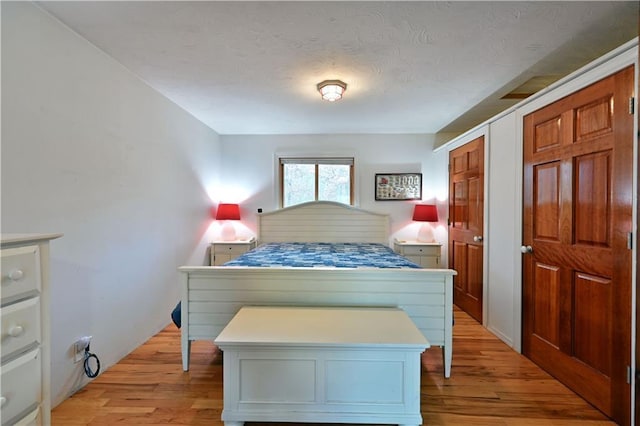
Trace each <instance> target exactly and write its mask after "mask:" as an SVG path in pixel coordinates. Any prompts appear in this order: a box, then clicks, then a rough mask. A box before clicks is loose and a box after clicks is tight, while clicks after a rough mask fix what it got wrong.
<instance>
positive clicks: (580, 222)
mask: <svg viewBox="0 0 640 426" xmlns="http://www.w3.org/2000/svg"><path fill="white" fill-rule="evenodd" d="M633 75H634V71H633V68H632V67H630V68H627V69H625V70H623V71H620V72H618V73H616V74H614V75H612V76H610V77H608V78H606V79H603V80H601V81H599V82H597V83H595V84H593V85H591V86H589V87H587V88H585V89H583V90H581V91H579V92H576V93H574V94H572V95H570V96H567V97H566V98H563V99H561V100H559V101H557V102H555V103H553V104H551V105H549V106H547V107H544V108H542V109H540V110H538V111H536V112H534V113H532V114H530V115H528V116H526V117H525V118H524V138H525V139H524V179H523V183H524V188H523V189H524V191H523V192H524V206H523V207H524V208H523V214H524V217H523V221H524V223H523V244H524V245H523V252H524V253H525V254H524V256H523V351H524V353H525V355H527V356H528V357H530V358H531V359H532V360H533V361H534V362H536V363H537V364H539V365H540V366H541V367H542V368H544V369H545V370H547V371H548V372H549V373H550V374H552V375H553V376H554V377H556V378H557V379H559V380H560V381H561V382H563V383H564V384H566V385H567V386H568V387H569V388H571V389H572V390H574V391H575V392H576V393H578V394H580V395H581V396H582V397H584V398H585V399H586V400H588V401H589V402H590V403H591V404H593V405H594V406H596V407H597V408H599V409H600V410H601V411H602V412H604V413H605V414H607V415H608V416H610V417H611V418H613V419H614V420H616V421H617V422H619V423H621V424H628V423H629V416H630V399H631V397H630V386H629V385H628V384H627V366H630V365H631V330H630V327H631V249H630V246H628V243H627V239H628V237H629V235H630V234H629V233H630V232H631V230H632V222H631V218H632V201H633V194H632V171H633V158H632V156H633V115H632V114H630V112H629V108H628V104H629V98H630V97H631V96H633Z"/></svg>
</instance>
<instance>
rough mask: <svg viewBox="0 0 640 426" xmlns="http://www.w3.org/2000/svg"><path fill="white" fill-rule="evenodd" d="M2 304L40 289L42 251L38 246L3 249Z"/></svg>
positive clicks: (0, 295)
mask: <svg viewBox="0 0 640 426" xmlns="http://www.w3.org/2000/svg"><path fill="white" fill-rule="evenodd" d="M0 256H1V257H2V292H1V293H0V297H1V298H2V304H3V305H4V304H6V303H8V302H10V301H12V300H16V299H18V298H20V296H21V295H26V294H28V293H33V292H35V291H39V290H40V251H39V249H38V246H27V247H18V248H8V249H3V250H2V251H1V252H0Z"/></svg>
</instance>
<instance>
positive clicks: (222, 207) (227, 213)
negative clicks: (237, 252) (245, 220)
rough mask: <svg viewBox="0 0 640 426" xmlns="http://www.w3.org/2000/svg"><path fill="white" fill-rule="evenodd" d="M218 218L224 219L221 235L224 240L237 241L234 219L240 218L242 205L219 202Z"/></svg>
mask: <svg viewBox="0 0 640 426" xmlns="http://www.w3.org/2000/svg"><path fill="white" fill-rule="evenodd" d="M216 220H223V221H224V223H223V224H222V230H221V237H222V240H223V241H235V239H236V229H235V227H234V226H233V223H232V222H231V221H232V220H240V207H239V206H238V205H237V204H225V203H220V204H218V211H217V212H216Z"/></svg>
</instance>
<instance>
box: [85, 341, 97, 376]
mask: <svg viewBox="0 0 640 426" xmlns="http://www.w3.org/2000/svg"><path fill="white" fill-rule="evenodd" d="M92 358H93V359H95V360H96V370H95V371H93V370H92V369H91V365H90V360H91V359H92ZM99 373H100V360H99V359H98V357H97V356H96V355H95V354H92V353H91V352H89V345H87V347H86V348H85V350H84V374H86V375H87V377H90V378H92V379H93V378H95V377H98V374H99Z"/></svg>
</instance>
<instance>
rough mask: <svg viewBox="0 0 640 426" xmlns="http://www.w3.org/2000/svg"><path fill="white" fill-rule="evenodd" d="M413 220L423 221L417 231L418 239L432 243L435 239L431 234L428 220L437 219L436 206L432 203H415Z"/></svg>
mask: <svg viewBox="0 0 640 426" xmlns="http://www.w3.org/2000/svg"><path fill="white" fill-rule="evenodd" d="M413 220H414V221H416V222H425V223H423V224H422V226H421V227H420V231H418V241H420V242H424V243H434V242H435V241H436V239H435V237H434V236H433V228H431V225H429V222H437V221H438V208H437V207H436V206H435V205H433V204H416V206H415V207H414V209H413Z"/></svg>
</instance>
